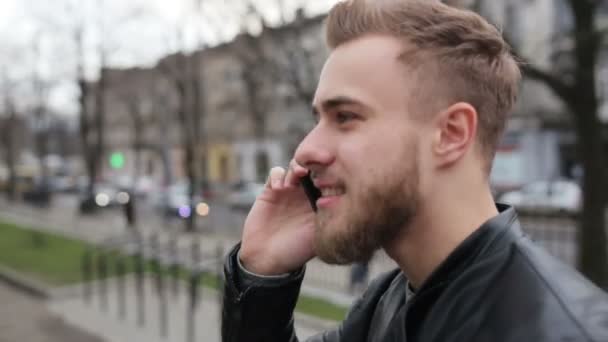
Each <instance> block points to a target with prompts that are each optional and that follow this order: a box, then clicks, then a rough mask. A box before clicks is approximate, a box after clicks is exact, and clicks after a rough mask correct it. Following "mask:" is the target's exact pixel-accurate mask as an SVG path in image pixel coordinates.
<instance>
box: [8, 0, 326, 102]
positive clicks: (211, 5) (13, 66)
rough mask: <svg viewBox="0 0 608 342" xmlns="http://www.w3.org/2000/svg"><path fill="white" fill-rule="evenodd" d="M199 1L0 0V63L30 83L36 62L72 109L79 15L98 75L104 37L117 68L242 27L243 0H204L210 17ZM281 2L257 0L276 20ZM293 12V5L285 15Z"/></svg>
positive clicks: (311, 6)
mask: <svg viewBox="0 0 608 342" xmlns="http://www.w3.org/2000/svg"><path fill="white" fill-rule="evenodd" d="M196 1H200V0H52V1H48V0H0V41H1V42H2V44H0V68H2V69H4V70H5V72H7V73H8V74H9V76H10V77H11V78H12V79H16V80H18V81H19V82H20V83H21V84H24V83H27V82H28V81H27V79H28V75H31V74H32V73H33V72H34V71H33V70H34V69H35V68H37V70H38V72H39V73H40V74H41V75H42V76H43V78H45V79H48V80H52V81H53V83H54V86H53V91H52V93H51V103H52V107H53V108H55V109H56V110H58V111H67V112H72V113H74V112H75V98H76V95H77V94H76V90H75V88H74V84H73V82H71V81H72V79H73V74H74V70H75V67H74V66H75V57H74V43H73V39H71V38H70V37H71V32H73V31H74V30H73V27H74V26H75V22H76V20H75V18H77V17H78V16H82V15H84V16H85V17H86V18H87V19H88V20H87V23H88V25H87V27H88V34H87V36H86V38H85V41H86V42H87V43H86V50H87V52H86V56H87V57H86V58H87V63H88V64H89V71H88V72H89V74H90V77H91V78H94V77H95V71H94V70H96V68H95V65H98V60H97V54H96V53H95V51H96V49H97V47H98V46H99V45H100V42H102V45H104V46H105V47H106V49H107V50H109V64H111V65H113V66H134V65H142V66H150V65H153V64H154V63H155V62H156V61H157V60H158V59H159V58H160V57H162V56H163V55H166V54H167V53H169V52H170V51H171V50H173V51H174V50H175V49H176V48H177V47H178V46H179V45H180V44H179V43H178V39H177V38H176V37H178V34H177V32H178V31H179V30H182V31H183V32H184V33H183V37H184V38H183V39H184V41H185V44H186V45H188V46H189V47H190V48H193V47H194V46H196V42H197V37H198V34H197V32H202V34H203V36H204V39H205V40H206V41H207V42H208V43H209V44H215V43H218V42H220V41H222V40H227V39H230V38H231V37H232V36H233V35H234V34H235V33H236V32H237V30H238V24H237V20H238V19H237V18H239V16H238V13H235V11H234V10H233V9H232V8H234V7H239V6H240V5H242V3H243V2H242V1H243V0H202V6H203V7H202V8H203V11H204V12H205V13H207V14H208V15H207V18H206V19H205V20H200V19H199V17H196V16H195V15H194V14H193V13H194V11H193V8H194V6H195V4H196ZM279 1H280V0H253V2H254V3H255V5H256V6H257V7H259V8H260V9H261V10H262V11H264V12H265V13H266V15H267V17H268V19H269V20H271V21H272V20H273V19H276V18H277V15H278V10H277V3H278V2H279ZM283 1H285V2H286V6H290V4H293V3H300V4H302V3H304V4H306V6H307V7H306V9H307V12H308V13H310V14H317V13H321V12H325V11H327V10H328V9H329V7H330V6H331V5H332V4H334V3H336V2H337V1H338V0H283ZM68 4H72V6H73V7H69V5H68ZM99 4H102V5H101V7H99ZM70 8H72V9H71V10H70ZM292 12H293V11H292V10H291V9H289V8H288V10H287V13H292ZM99 13H103V15H99ZM99 18H103V20H102V23H103V24H102V25H101V26H100V25H96V24H93V23H94V22H95V21H98V20H99ZM205 24H206V25H205ZM99 27H103V28H104V29H103V31H104V32H105V33H104V34H103V35H102V36H103V38H102V39H100V38H99V37H100V35H99V34H98V33H97V31H98V28H99ZM36 37H37V38H36ZM34 41H39V46H40V58H39V59H37V60H38V61H40V62H39V63H38V64H37V67H34V65H36V63H34V61H35V60H36V59H35V58H34V57H33V56H34V54H33V53H32V51H33V48H32V47H33V46H34V45H35V44H34V43H33V42H34ZM30 78H31V77H30ZM24 80H25V81H24ZM27 88H28V87H27V85H25V86H21V88H20V89H21V90H20V91H22V92H23V94H27V93H28V90H27ZM21 97H22V98H23V97H27V96H21Z"/></svg>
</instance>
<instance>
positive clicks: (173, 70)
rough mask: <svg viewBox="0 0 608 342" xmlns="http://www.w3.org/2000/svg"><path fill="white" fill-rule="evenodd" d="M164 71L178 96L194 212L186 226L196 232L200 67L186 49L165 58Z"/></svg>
mask: <svg viewBox="0 0 608 342" xmlns="http://www.w3.org/2000/svg"><path fill="white" fill-rule="evenodd" d="M159 68H160V70H161V71H162V72H163V74H164V75H165V76H166V77H167V79H168V80H169V81H170V83H171V84H172V85H173V87H174V90H175V94H176V96H177V108H176V110H175V113H176V116H177V119H178V122H179V125H180V130H181V138H182V142H181V143H182V148H183V151H184V169H185V171H186V177H187V178H188V183H189V188H190V190H189V191H190V194H189V195H190V196H189V197H190V204H191V214H190V215H189V217H188V218H187V220H186V229H187V230H188V231H193V230H194V228H195V215H193V213H192V212H193V210H192V209H193V199H194V197H195V194H196V188H197V184H198V177H197V176H198V174H197V170H196V163H197V147H198V141H199V134H200V131H199V127H198V122H200V117H199V115H201V112H199V111H197V110H195V105H196V104H198V102H196V101H195V100H194V92H195V91H196V90H197V89H198V87H197V86H196V85H197V81H193V79H194V78H198V77H199V76H198V70H193V64H192V60H191V58H190V56H187V55H186V54H185V53H184V52H179V53H176V54H174V55H173V56H171V57H169V58H168V59H165V60H164V61H162V62H161V63H160V64H159Z"/></svg>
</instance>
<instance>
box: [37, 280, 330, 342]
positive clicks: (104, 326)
mask: <svg viewBox="0 0 608 342" xmlns="http://www.w3.org/2000/svg"><path fill="white" fill-rule="evenodd" d="M125 281H126V282H125V290H126V291H125V295H124V300H121V298H122V297H119V291H118V289H119V287H118V286H117V284H118V283H117V279H108V282H107V285H108V286H107V289H108V295H107V307H106V308H105V310H104V309H102V308H103V305H102V302H101V299H100V298H101V297H100V296H99V293H96V294H95V296H94V298H93V301H92V302H90V303H85V301H84V300H83V297H82V295H79V294H81V293H82V288H81V287H80V286H76V287H72V288H66V289H63V291H59V292H56V293H57V295H55V296H54V297H53V298H54V299H51V300H50V302H49V310H50V311H52V312H53V313H55V314H57V315H59V316H61V317H62V318H63V319H64V320H65V321H66V322H68V323H69V324H71V325H73V326H75V327H78V328H80V329H82V330H85V331H88V332H89V333H91V334H95V335H97V336H99V337H101V338H103V339H104V340H105V341H107V342H131V341H146V342H161V341H162V342H167V341H171V342H188V341H205V342H216V341H220V310H219V307H220V306H219V302H218V296H217V292H216V291H213V290H209V289H207V288H204V289H203V290H202V298H201V299H200V300H199V302H198V305H197V307H196V311H195V314H194V315H193V316H192V318H193V321H192V322H193V323H194V324H193V325H190V326H189V322H188V317H190V314H189V303H188V297H187V295H186V291H185V290H186V289H185V288H184V287H181V288H180V289H179V292H178V294H177V295H175V294H174V293H172V291H171V288H170V286H168V287H167V289H166V291H164V294H165V295H164V297H163V296H159V293H158V292H157V288H156V286H155V281H154V279H153V278H147V281H146V282H145V283H144V291H143V293H144V296H143V298H144V300H143V303H144V307H143V313H144V316H143V317H144V322H143V323H144V324H143V325H139V324H138V303H139V301H138V296H137V292H136V286H135V279H134V276H128V277H126V278H125ZM92 285H93V288H94V289H96V292H97V291H98V289H99V285H98V284H92ZM61 292H63V294H61ZM163 298H164V300H163ZM119 303H124V317H121V315H120V306H119ZM163 305H164V309H163ZM163 312H164V313H165V314H166V316H163ZM163 317H166V322H167V324H166V325H163V322H165V320H164V319H163ZM302 321H304V322H305V323H308V324H302ZM316 323H317V324H310V322H307V321H306V319H304V318H301V317H299V316H296V331H297V334H298V337H299V338H300V339H302V340H304V339H306V338H307V337H309V336H312V335H314V334H316V333H318V332H321V331H323V330H326V329H329V328H331V327H332V326H335V325H336V323H331V324H330V323H326V322H316ZM319 323H320V324H319ZM191 327H193V328H194V338H193V339H190V337H189V331H191V330H189V329H190V328H191Z"/></svg>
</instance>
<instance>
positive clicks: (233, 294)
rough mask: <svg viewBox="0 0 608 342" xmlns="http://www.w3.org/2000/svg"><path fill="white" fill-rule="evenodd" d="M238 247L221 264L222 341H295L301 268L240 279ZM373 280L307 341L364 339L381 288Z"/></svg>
mask: <svg viewBox="0 0 608 342" xmlns="http://www.w3.org/2000/svg"><path fill="white" fill-rule="evenodd" d="M239 248H240V245H237V246H235V247H234V248H233V250H232V251H231V252H230V253H229V254H228V257H227V259H226V262H225V264H224V274H225V276H226V282H225V286H224V303H223V309H222V341H223V342H245V341H246V342H298V341H299V340H298V338H297V336H296V334H295V330H294V318H293V311H294V308H295V306H296V302H297V300H298V295H299V293H300V286H301V285H302V280H303V279H304V268H302V269H300V270H298V271H296V272H293V273H291V274H289V276H285V277H280V278H273V279H257V280H252V278H248V279H241V278H242V277H240V276H239V275H240V272H238V267H239V266H238V259H237V258H238V251H239ZM384 278H385V280H387V279H388V277H384ZM374 283H387V281H382V282H379V281H375V282H374ZM374 283H372V284H371V285H370V289H369V290H371V291H369V290H368V291H366V293H365V294H364V295H363V297H362V298H360V299H359V300H358V301H357V302H355V304H354V305H353V306H352V308H351V310H350V311H349V313H348V315H347V316H346V319H345V320H344V321H343V322H342V324H340V326H339V327H338V328H336V329H333V330H329V331H326V332H323V333H321V334H318V335H315V336H313V337H311V338H309V339H307V340H306V342H339V341H346V340H348V341H349V342H357V341H365V336H367V330H368V328H369V323H370V321H371V316H372V314H373V312H374V310H373V307H374V306H375V304H376V302H377V300H378V297H379V295H381V294H382V292H383V291H380V290H379V289H377V287H379V286H376V285H375V284H374Z"/></svg>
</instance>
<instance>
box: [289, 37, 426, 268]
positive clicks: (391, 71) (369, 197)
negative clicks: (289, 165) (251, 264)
mask: <svg viewBox="0 0 608 342" xmlns="http://www.w3.org/2000/svg"><path fill="white" fill-rule="evenodd" d="M401 51H402V45H401V44H400V42H399V41H398V40H396V39H394V38H389V37H384V36H367V37H363V38H360V39H357V40H355V41H352V42H349V43H347V44H344V45H342V46H339V47H338V48H336V49H335V50H334V51H333V52H332V54H331V55H330V57H329V59H328V60H327V62H326V64H325V66H324V68H323V71H322V73H321V77H320V80H319V86H318V88H317V92H316V94H315V99H314V112H315V116H316V118H317V125H316V126H315V127H314V128H313V130H312V131H311V132H310V133H309V134H308V136H307V137H306V138H305V139H304V140H303V141H302V143H301V144H300V146H299V148H298V150H297V151H296V161H297V162H298V163H299V164H300V165H302V166H304V167H306V168H308V169H310V170H312V172H313V180H314V182H315V185H316V186H317V187H318V188H320V189H321V191H322V193H323V196H322V197H321V198H320V199H319V201H318V202H317V207H318V212H317V232H316V235H315V250H316V253H317V256H319V258H321V259H322V260H324V261H326V262H329V263H339V264H345V263H350V262H353V261H361V260H365V259H367V258H369V257H370V256H371V255H372V254H373V252H374V251H375V250H377V249H378V248H380V247H382V246H383V245H384V244H386V243H387V242H389V241H390V240H392V239H393V238H394V237H395V236H396V235H397V234H398V233H399V232H400V231H402V230H403V229H406V228H407V226H408V224H409V223H410V221H411V219H412V218H413V217H414V216H415V215H416V208H417V206H418V205H419V202H420V201H421V198H420V197H421V196H420V192H419V190H420V189H419V178H420V177H419V176H420V173H421V172H422V170H421V167H420V161H419V159H420V158H419V156H420V141H421V140H420V139H419V137H420V136H421V135H422V134H423V133H422V132H423V126H422V124H419V123H417V121H415V120H413V119H411V118H410V116H409V114H408V99H407V94H408V93H409V92H410V91H409V90H408V89H409V87H410V86H411V85H410V84H408V80H407V74H406V72H405V68H404V67H403V65H402V64H401V62H400V61H398V59H397V58H398V56H399V54H400V52H401Z"/></svg>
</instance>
